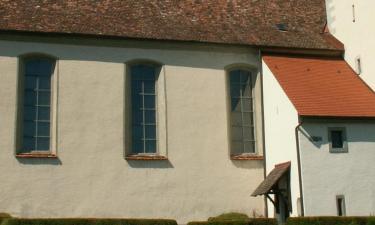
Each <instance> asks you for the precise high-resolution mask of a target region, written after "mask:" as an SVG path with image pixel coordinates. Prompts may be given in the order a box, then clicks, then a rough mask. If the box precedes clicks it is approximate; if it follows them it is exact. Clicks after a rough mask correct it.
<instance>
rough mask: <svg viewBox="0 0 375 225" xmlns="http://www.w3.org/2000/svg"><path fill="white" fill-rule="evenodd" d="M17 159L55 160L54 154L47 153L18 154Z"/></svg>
mask: <svg viewBox="0 0 375 225" xmlns="http://www.w3.org/2000/svg"><path fill="white" fill-rule="evenodd" d="M16 157H17V158H57V155H56V154H53V153H50V152H47V153H18V154H16Z"/></svg>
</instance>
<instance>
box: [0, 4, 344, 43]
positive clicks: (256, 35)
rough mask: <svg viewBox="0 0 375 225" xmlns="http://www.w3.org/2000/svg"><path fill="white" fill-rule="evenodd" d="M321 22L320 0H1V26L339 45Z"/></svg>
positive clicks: (128, 35)
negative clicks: (284, 29)
mask: <svg viewBox="0 0 375 225" xmlns="http://www.w3.org/2000/svg"><path fill="white" fill-rule="evenodd" d="M325 23H326V12H325V3H324V0H308V1H307V0H303V1H301V0H288V1H285V0H231V1H227V0H214V1H209V0H183V1H178V0H142V1H138V0H101V1H93V0H64V1H56V0H44V1H39V0H0V30H3V31H26V32H42V33H44V32H47V33H66V34H85V35H99V36H111V37H124V38H142V39H157V40H181V41H198V42H212V43H226V44H244V45H255V46H272V47H290V48H310V49H332V50H343V48H342V46H337V45H335V44H332V41H331V39H332V38H333V36H331V35H330V34H324V33H323V32H322V31H323V30H324V26H325ZM276 24H285V25H286V28H287V30H288V31H286V32H283V31H279V30H278V29H277V28H276Z"/></svg>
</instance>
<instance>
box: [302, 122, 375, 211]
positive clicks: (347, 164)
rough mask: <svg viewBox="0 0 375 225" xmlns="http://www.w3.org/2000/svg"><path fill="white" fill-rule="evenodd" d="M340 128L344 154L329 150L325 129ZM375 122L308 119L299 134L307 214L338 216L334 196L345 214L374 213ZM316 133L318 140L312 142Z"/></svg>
mask: <svg viewBox="0 0 375 225" xmlns="http://www.w3.org/2000/svg"><path fill="white" fill-rule="evenodd" d="M329 127H343V128H345V130H346V139H347V143H348V152H347V153H331V152H330V151H329V141H328V128H329ZM374 131H375V121H365V122H363V121H362V122H361V121H350V120H347V121H344V122H343V121H341V122H335V121H334V120H333V121H332V120H331V121H323V122H321V121H317V122H314V121H309V122H304V123H303V126H302V128H301V132H300V135H299V138H300V149H301V151H300V152H301V164H302V167H301V169H302V175H303V192H304V193H306V194H304V205H305V215H306V216H318V215H319V216H332V215H337V207H336V196H337V195H343V196H344V197H345V205H346V215H347V216H370V215H374V214H375V198H374V196H375V188H374V187H375V179H374V177H375V164H374V160H375V132H374ZM311 136H319V137H321V138H322V140H321V141H318V142H313V141H311Z"/></svg>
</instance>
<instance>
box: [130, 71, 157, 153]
mask: <svg viewBox="0 0 375 225" xmlns="http://www.w3.org/2000/svg"><path fill="white" fill-rule="evenodd" d="M158 71H159V67H158V66H155V65H151V64H136V65H132V66H131V67H130V76H131V108H132V112H131V118H132V139H131V142H132V147H131V153H132V154H156V153H157V119H156V115H157V104H156V99H157V98H156V81H157V76H158Z"/></svg>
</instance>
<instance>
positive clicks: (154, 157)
mask: <svg viewBox="0 0 375 225" xmlns="http://www.w3.org/2000/svg"><path fill="white" fill-rule="evenodd" d="M125 159H126V160H168V158H167V157H165V156H161V155H127V156H125Z"/></svg>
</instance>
